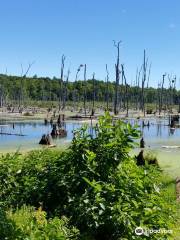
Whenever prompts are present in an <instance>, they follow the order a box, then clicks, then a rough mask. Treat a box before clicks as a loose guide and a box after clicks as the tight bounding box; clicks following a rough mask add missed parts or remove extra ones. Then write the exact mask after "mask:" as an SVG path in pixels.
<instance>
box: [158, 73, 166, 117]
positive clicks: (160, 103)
mask: <svg viewBox="0 0 180 240" xmlns="http://www.w3.org/2000/svg"><path fill="white" fill-rule="evenodd" d="M165 76H166V74H163V79H162V83H161V93H160V96H159V98H160V99H159V115H160V114H161V111H162V107H163V93H164V79H165Z"/></svg>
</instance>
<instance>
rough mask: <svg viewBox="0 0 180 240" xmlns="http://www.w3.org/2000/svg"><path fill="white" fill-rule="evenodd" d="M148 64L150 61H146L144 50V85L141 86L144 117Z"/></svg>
mask: <svg viewBox="0 0 180 240" xmlns="http://www.w3.org/2000/svg"><path fill="white" fill-rule="evenodd" d="M147 63H148V60H147V59H146V51H145V50H144V57H143V76H142V85H141V111H142V112H143V113H144V115H145V91H144V86H145V82H146V71H147Z"/></svg>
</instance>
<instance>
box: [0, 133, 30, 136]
mask: <svg viewBox="0 0 180 240" xmlns="http://www.w3.org/2000/svg"><path fill="white" fill-rule="evenodd" d="M0 135H13V136H22V137H24V136H27V135H24V134H21V133H4V132H0Z"/></svg>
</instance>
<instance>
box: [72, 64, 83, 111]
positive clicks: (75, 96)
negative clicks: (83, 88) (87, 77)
mask: <svg viewBox="0 0 180 240" xmlns="http://www.w3.org/2000/svg"><path fill="white" fill-rule="evenodd" d="M82 67H83V64H80V65H79V67H78V69H77V71H76V77H75V84H74V90H73V101H74V103H78V92H77V90H76V82H77V79H78V74H79V72H80V71H81V68H82ZM77 107H78V106H77Z"/></svg>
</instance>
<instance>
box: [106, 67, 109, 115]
mask: <svg viewBox="0 0 180 240" xmlns="http://www.w3.org/2000/svg"><path fill="white" fill-rule="evenodd" d="M106 110H107V111H108V110H109V72H108V67H107V64H106Z"/></svg>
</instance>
